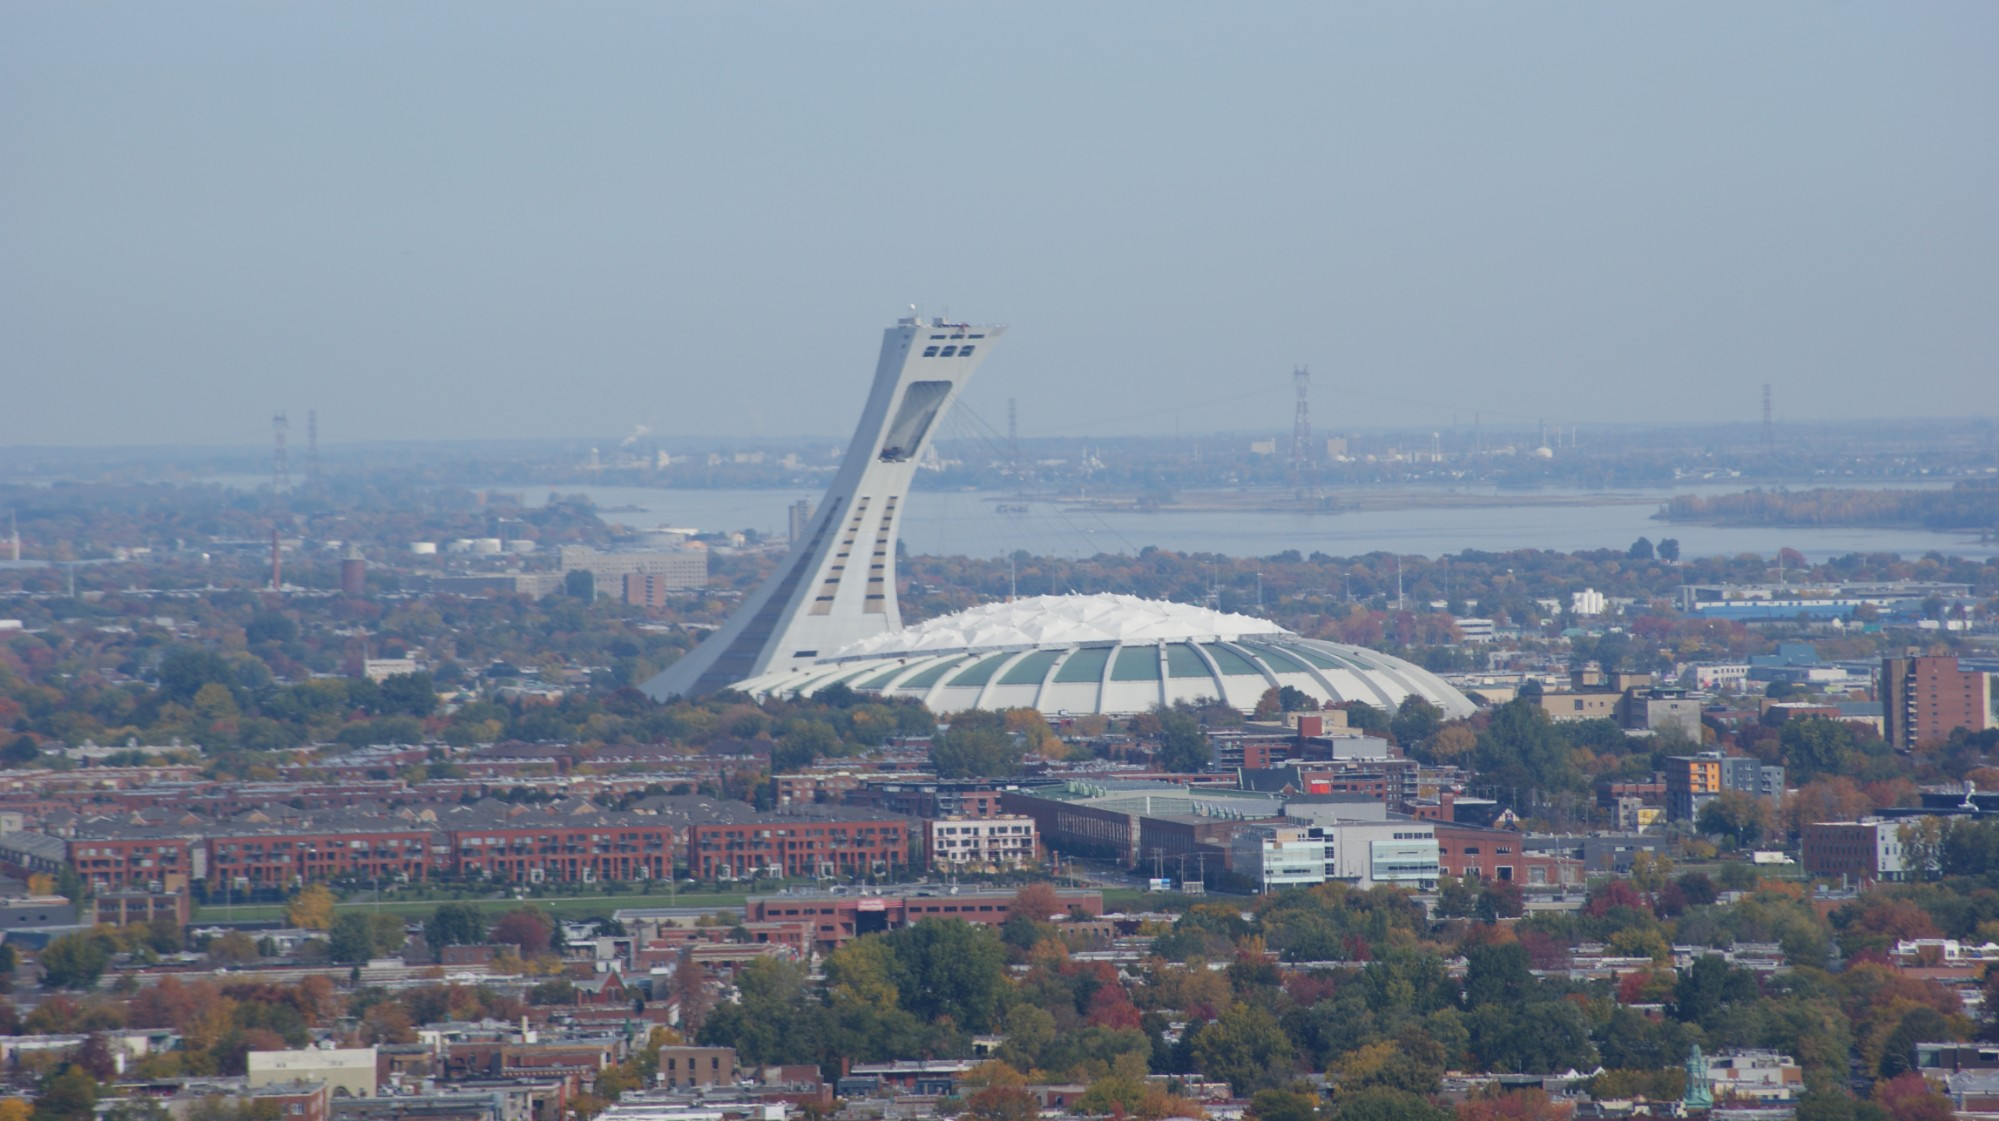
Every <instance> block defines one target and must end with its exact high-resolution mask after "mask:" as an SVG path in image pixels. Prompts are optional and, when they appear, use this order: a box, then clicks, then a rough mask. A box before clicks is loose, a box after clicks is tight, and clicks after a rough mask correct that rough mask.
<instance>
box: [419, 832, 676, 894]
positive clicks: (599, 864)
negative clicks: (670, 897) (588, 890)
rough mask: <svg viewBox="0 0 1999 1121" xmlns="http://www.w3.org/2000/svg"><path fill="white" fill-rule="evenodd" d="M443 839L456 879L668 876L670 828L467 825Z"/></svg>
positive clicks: (670, 871) (518, 880)
mask: <svg viewBox="0 0 1999 1121" xmlns="http://www.w3.org/2000/svg"><path fill="white" fill-rule="evenodd" d="M448 836H449V837H450V848H451V862H452V867H453V868H454V869H455V870H456V871H457V873H458V874H459V875H460V876H479V875H483V876H485V877H486V878H487V879H491V880H501V881H506V882H509V883H531V882H538V881H540V880H544V879H547V880H582V881H586V882H588V881H596V880H665V879H671V878H672V877H673V827H672V826H670V825H659V824H639V823H635V822H632V821H627V820H620V821H615V822H603V821H587V820H586V821H581V822H575V823H568V822H561V821H550V820H546V819H544V820H540V821H505V822H500V823H496V824H491V825H481V826H468V827H465V828H457V829H453V830H451V832H450V833H449V834H448Z"/></svg>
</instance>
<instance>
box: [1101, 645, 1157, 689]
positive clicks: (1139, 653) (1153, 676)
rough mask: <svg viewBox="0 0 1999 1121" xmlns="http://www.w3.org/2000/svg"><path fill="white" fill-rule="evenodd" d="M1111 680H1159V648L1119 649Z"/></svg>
mask: <svg viewBox="0 0 1999 1121" xmlns="http://www.w3.org/2000/svg"><path fill="white" fill-rule="evenodd" d="M1111 680H1112V681H1157V680H1159V648H1158V647H1156V646H1123V647H1119V648H1118V652H1117V664H1116V665H1113V666H1112V667H1111Z"/></svg>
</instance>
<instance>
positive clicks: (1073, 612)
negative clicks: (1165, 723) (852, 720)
mask: <svg viewBox="0 0 1999 1121" xmlns="http://www.w3.org/2000/svg"><path fill="white" fill-rule="evenodd" d="M1005 330H1006V329H1005V328H1004V327H1000V326H975V325H972V324H968V323H948V322H945V321H944V320H943V319H939V318H933V319H929V320H923V319H920V318H918V317H917V316H916V315H914V314H911V315H910V316H908V317H905V318H903V319H901V320H899V321H897V323H896V324H895V325H894V326H893V327H890V328H888V329H887V330H886V331H884V332H883V335H882V345H881V354H880V357H879V358H878V359H877V361H876V365H875V381H874V386H873V388H872V390H871V391H870V393H869V396H868V401H867V404H866V406H865V407H864V408H863V410H862V413H861V421H860V424H859V426H858V427H857V429H856V430H855V432H854V438H853V440H852V442H851V443H849V444H848V445H847V454H846V458H845V459H844V460H843V461H842V462H841V464H840V468H839V470H838V471H837V472H835V474H834V476H833V481H832V483H831V484H829V485H828V487H827V490H826V496H825V498H824V499H822V500H821V502H820V503H819V507H818V509H817V510H816V511H815V512H814V513H813V515H812V518H811V519H810V521H809V523H808V524H807V525H806V526H805V527H804V530H803V532H801V533H800V534H799V536H798V539H797V542H796V543H795V544H794V545H793V547H792V549H791V551H790V552H789V553H787V554H786V555H785V558H784V559H783V560H782V561H781V562H779V564H778V566H777V569H776V571H775V572H773V573H772V574H771V576H770V578H769V579H768V580H766V581H765V582H764V583H763V584H762V585H761V586H759V587H758V588H757V589H756V590H755V591H754V592H752V593H750V595H748V596H746V597H745V598H744V600H743V602H742V603H741V604H740V605H739V606H738V607H737V609H736V610H735V612H734V613H732V614H731V615H730V616H729V618H728V619H727V620H725V621H724V622H723V624H722V625H721V626H720V627H718V628H717V629H716V630H715V631H714V633H712V634H710V635H709V636H708V637H707V638H706V639H704V640H703V641H702V643H701V644H700V645H699V646H697V647H696V648H695V649H693V650H691V651H689V652H688V653H687V655H686V656H684V657H682V658H681V659H680V660H679V661H678V662H675V663H674V664H673V665H671V666H668V667H667V668H666V669H665V670H664V671H662V672H661V673H660V674H659V675H658V676H656V677H654V678H653V679H652V680H650V681H648V682H646V683H645V685H644V686H642V688H643V689H644V690H645V691H646V692H647V693H648V694H649V695H651V696H654V697H657V698H660V699H662V700H663V699H666V698H669V697H676V696H699V695H702V694H705V693H712V692H715V691H717V690H721V689H740V690H742V691H744V692H747V693H749V694H751V695H752V696H757V697H768V696H795V695H802V696H809V695H811V694H812V693H814V692H817V691H818V690H820V689H824V688H826V687H827V686H829V685H833V684H836V683H837V684H843V685H846V686H847V687H848V688H851V689H853V690H855V691H857V692H862V693H871V694H876V695H879V696H883V697H908V698H914V699H917V700H921V701H922V702H923V703H924V704H925V705H927V706H929V708H930V709H931V710H932V711H934V712H939V713H951V712H962V711H964V710H966V709H972V708H987V709H993V708H1035V709H1039V710H1041V711H1042V712H1043V713H1046V714H1048V715H1051V716H1053V715H1060V714H1064V713H1067V714H1071V715H1083V714H1088V713H1102V714H1106V715H1128V714H1131V713H1138V712H1145V711H1149V710H1151V709H1153V708H1156V707H1158V706H1160V705H1172V704H1176V703H1178V702H1181V701H1188V702H1194V701H1205V700H1218V701H1221V702H1222V703H1224V704H1227V705H1229V706H1230V707H1233V708H1239V709H1243V710H1248V709H1250V708H1253V707H1255V705H1256V702H1257V700H1258V698H1260V697H1261V696H1262V695H1263V694H1264V692H1265V691H1266V690H1268V689H1270V688H1271V687H1273V686H1276V687H1283V686H1287V685H1288V686H1290V687H1292V688H1294V689H1297V690H1299V691H1301V692H1303V693H1304V694H1305V695H1307V696H1309V697H1311V698H1312V699H1313V700H1315V701H1318V702H1319V703H1320V704H1322V705H1323V704H1328V703H1338V702H1342V701H1365V702H1367V703H1368V704H1371V705H1376V706H1379V707H1382V708H1389V709H1393V708H1395V707H1397V706H1399V705H1400V704H1401V703H1402V701H1403V700H1404V698H1407V697H1410V696H1418V697H1422V698H1423V699H1424V700H1426V701H1429V702H1430V703H1431V704H1433V705H1436V706H1437V707H1438V708H1439V709H1442V710H1443V712H1444V715H1445V716H1447V717H1458V716H1465V715H1468V714H1469V713H1470V712H1471V711H1472V704H1471V702H1470V701H1469V700H1467V699H1466V698H1465V696H1464V695H1463V694H1462V693H1459V692H1458V691H1457V690H1456V689H1454V688H1452V687H1451V686H1450V685H1448V684H1446V683H1445V682H1444V681H1443V680H1442V679H1440V678H1438V677H1437V676H1436V675H1435V674H1432V673H1430V672H1429V671H1427V670H1424V669H1421V668H1419V667H1417V666H1414V665H1411V664H1410V663H1408V662H1406V661H1403V660H1402V659H1400V658H1392V657H1389V656H1388V655H1386V654H1381V653H1377V652H1375V651H1373V650H1368V649H1366V648H1364V647H1359V646H1346V645H1342V644H1340V643H1335V642H1324V641H1319V640H1316V639H1308V638H1304V637H1302V636H1300V635H1297V634H1294V633H1292V632H1291V631H1288V630H1285V629H1284V628H1283V627H1280V626H1278V625H1277V624H1275V623H1272V622H1270V621H1269V620H1266V619H1258V618H1254V617H1252V616H1248V615H1233V614H1226V613H1223V612H1220V611H1213V610H1209V609H1207V608H1201V607H1192V606H1188V605H1185V604H1177V603H1165V602H1160V601H1157V600H1144V599H1138V598H1136V597H1134V596H1123V595H1109V594H1100V595H1066V596H1036V597H1032V598H1029V599H1023V600H1017V601H1013V602H1008V603H995V604H987V605H985V606H982V607H975V608H972V609H971V610H969V611H962V612H959V613H957V614H955V615H948V616H944V617H942V618H937V619H931V620H928V621H926V622H923V623H921V624H919V625H916V626H913V627H904V626H903V625H902V615H901V611H900V608H899V606H898V603H897V596H896V578H895V554H896V549H895V543H896V535H897V530H898V527H899V526H900V524H901V518H902V509H903V506H904V499H905V498H907V496H908V492H909V485H910V482H911V481H912V478H913V476H914V472H915V468H916V463H917V462H918V461H919V460H920V459H921V458H922V456H923V454H924V452H925V451H926V450H927V449H928V447H929V445H930V441H931V439H932V437H933V435H934V434H935V431H936V426H937V422H938V420H939V419H940V418H941V417H942V416H943V415H944V413H945V412H946V411H947V410H948V409H949V408H950V406H951V404H952V402H953V401H954V400H956V398H957V395H958V392H959V391H960V390H961V389H963V387H964V385H965V383H966V382H967V381H968V380H970V378H971V376H972V372H973V371H974V370H975V369H976V368H977V367H978V366H979V365H980V364H981V363H983V362H984V361H985V359H986V356H987V355H989V354H990V353H991V352H992V349H993V347H994V345H996V344H997V343H998V342H999V339H1000V336H1001V335H1002V334H1004V332H1005Z"/></svg>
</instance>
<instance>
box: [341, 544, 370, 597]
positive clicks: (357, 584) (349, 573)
mask: <svg viewBox="0 0 1999 1121" xmlns="http://www.w3.org/2000/svg"><path fill="white" fill-rule="evenodd" d="M367 590H368V562H367V561H365V560H363V559H362V558H361V551H360V550H359V549H356V548H354V547H352V546H349V547H348V549H347V552H346V553H345V554H344V555H342V556H341V558H340V594H341V595H343V596H360V595H364V594H366V593H367Z"/></svg>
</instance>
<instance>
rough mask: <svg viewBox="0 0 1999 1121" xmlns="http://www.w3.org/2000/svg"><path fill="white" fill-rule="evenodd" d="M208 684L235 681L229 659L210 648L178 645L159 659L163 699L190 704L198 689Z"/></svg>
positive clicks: (228, 683) (231, 684)
mask: <svg viewBox="0 0 1999 1121" xmlns="http://www.w3.org/2000/svg"><path fill="white" fill-rule="evenodd" d="M211 684H212V685H221V686H224V687H233V686H234V685H235V684H236V673H235V671H234V670H233V669H231V668H230V665H229V662H228V661H227V660H226V659H224V658H223V657H222V655H220V654H217V653H216V652H215V651H213V650H203V649H200V648H199V647H194V646H178V647H175V648H174V649H173V650H171V651H169V652H168V653H167V656H166V657H164V658H162V659H160V696H161V699H163V700H167V701H171V702H173V703H174V704H179V705H192V704H193V703H194V695H195V694H196V693H199V692H201V687H202V686H204V685H211Z"/></svg>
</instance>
